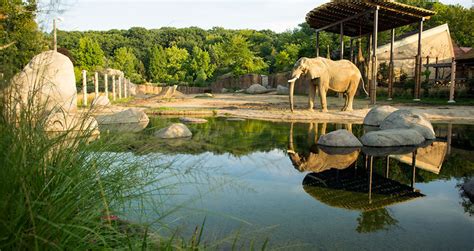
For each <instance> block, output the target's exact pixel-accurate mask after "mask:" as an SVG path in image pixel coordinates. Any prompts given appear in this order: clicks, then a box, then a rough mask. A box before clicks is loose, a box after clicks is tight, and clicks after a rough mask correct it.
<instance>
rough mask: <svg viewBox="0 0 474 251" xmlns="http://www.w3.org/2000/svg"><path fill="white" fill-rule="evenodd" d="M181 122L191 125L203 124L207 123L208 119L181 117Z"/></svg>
mask: <svg viewBox="0 0 474 251" xmlns="http://www.w3.org/2000/svg"><path fill="white" fill-rule="evenodd" d="M179 121H181V122H183V123H189V124H203V123H207V120H206V119H201V118H190V117H181V118H179Z"/></svg>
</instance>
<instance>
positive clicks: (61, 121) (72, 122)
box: [44, 112, 100, 136]
mask: <svg viewBox="0 0 474 251" xmlns="http://www.w3.org/2000/svg"><path fill="white" fill-rule="evenodd" d="M44 130H45V131H46V132H66V131H82V132H86V133H89V136H98V135H99V134H100V132H99V126H98V123H97V120H96V119H95V118H93V117H91V116H87V115H81V114H67V113H63V112H55V113H52V114H50V115H49V116H48V117H47V118H46V121H45V124H44Z"/></svg>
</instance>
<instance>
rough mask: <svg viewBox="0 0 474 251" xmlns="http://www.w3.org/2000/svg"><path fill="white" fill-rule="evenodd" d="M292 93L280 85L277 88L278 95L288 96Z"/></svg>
mask: <svg viewBox="0 0 474 251" xmlns="http://www.w3.org/2000/svg"><path fill="white" fill-rule="evenodd" d="M289 93H290V91H289V89H288V87H285V86H282V85H278V86H277V94H278V95H288V94H289Z"/></svg>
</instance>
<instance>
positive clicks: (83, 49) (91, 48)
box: [73, 37, 105, 71]
mask: <svg viewBox="0 0 474 251" xmlns="http://www.w3.org/2000/svg"><path fill="white" fill-rule="evenodd" d="M73 53H74V58H75V59H76V64H77V66H79V67H81V69H83V70H87V71H98V70H100V69H101V68H102V67H103V66H104V62H105V56H104V52H103V51H102V49H101V48H100V45H99V43H98V42H97V41H95V40H93V39H92V38H90V37H83V38H80V39H79V46H78V48H77V50H75V51H73Z"/></svg>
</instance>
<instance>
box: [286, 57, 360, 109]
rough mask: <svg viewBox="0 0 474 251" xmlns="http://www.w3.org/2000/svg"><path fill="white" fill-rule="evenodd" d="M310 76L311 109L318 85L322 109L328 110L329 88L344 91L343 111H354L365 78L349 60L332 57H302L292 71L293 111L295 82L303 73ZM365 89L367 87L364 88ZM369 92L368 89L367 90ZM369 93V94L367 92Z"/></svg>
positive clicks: (291, 97)
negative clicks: (337, 59)
mask: <svg viewBox="0 0 474 251" xmlns="http://www.w3.org/2000/svg"><path fill="white" fill-rule="evenodd" d="M305 74H306V75H307V76H309V77H310V79H311V80H310V84H309V110H310V111H312V110H313V106H314V98H315V97H316V85H318V87H319V96H320V99H321V110H322V111H323V112H327V101H326V94H327V92H328V90H333V91H335V92H340V93H344V95H345V104H344V107H343V108H342V110H343V111H352V103H353V100H354V96H355V94H356V92H357V87H358V86H359V82H360V81H362V86H364V84H363V81H364V80H363V79H362V76H361V74H360V71H359V69H358V68H357V66H355V65H354V64H353V63H352V62H350V61H348V60H339V61H332V60H330V59H326V58H322V57H317V58H305V57H303V58H300V59H299V60H298V61H297V62H296V64H295V66H294V68H293V71H292V73H291V78H292V79H290V80H289V81H288V82H289V83H290V108H291V111H293V93H294V90H295V82H296V80H297V79H298V78H300V77H301V75H305ZM364 91H365V89H364ZM365 93H366V94H367V91H365ZM367 95H368V94H367Z"/></svg>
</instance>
